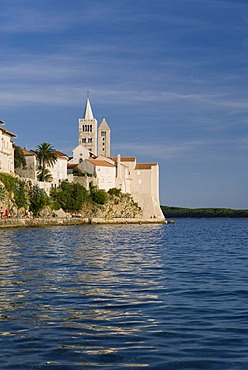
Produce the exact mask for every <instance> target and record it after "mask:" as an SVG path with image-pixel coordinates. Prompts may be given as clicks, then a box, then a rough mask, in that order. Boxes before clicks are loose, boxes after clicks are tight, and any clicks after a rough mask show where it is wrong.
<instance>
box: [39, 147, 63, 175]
mask: <svg viewBox="0 0 248 370" xmlns="http://www.w3.org/2000/svg"><path fill="white" fill-rule="evenodd" d="M35 153H36V158H37V160H38V168H39V170H40V172H39V174H38V180H39V181H46V176H47V171H46V170H47V168H46V167H47V166H53V165H54V164H55V163H56V161H57V158H58V156H57V153H56V152H55V150H54V148H53V147H52V145H51V144H49V143H45V142H43V143H42V144H40V145H38V146H37V148H36V152H35ZM50 180H51V177H49V181H50Z"/></svg>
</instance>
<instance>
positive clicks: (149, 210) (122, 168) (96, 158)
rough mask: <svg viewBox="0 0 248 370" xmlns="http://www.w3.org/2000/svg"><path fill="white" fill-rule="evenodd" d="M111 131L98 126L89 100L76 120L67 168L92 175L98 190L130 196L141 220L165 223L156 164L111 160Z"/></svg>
mask: <svg viewBox="0 0 248 370" xmlns="http://www.w3.org/2000/svg"><path fill="white" fill-rule="evenodd" d="M110 132H111V130H110V128H109V125H108V123H107V121H106V120H105V119H103V120H102V122H101V124H100V126H99V127H98V124H97V120H96V118H95V117H94V115H93V111H92V108H91V103H90V100H89V98H87V100H86V104H85V110H84V114H83V118H79V121H78V146H77V147H76V148H74V149H73V151H72V152H73V158H72V159H70V161H69V162H68V169H70V168H74V167H78V169H80V171H81V172H86V173H88V174H92V175H93V176H94V177H95V178H96V184H97V186H98V188H99V189H104V190H106V191H108V190H109V189H111V188H114V187H116V188H118V189H121V191H122V192H123V193H129V194H131V195H132V197H133V199H134V201H135V202H137V203H138V204H139V206H140V207H141V209H142V211H143V218H145V219H148V218H149V219H150V218H156V219H161V220H164V216H163V213H162V211H161V209H160V202H159V166H158V163H137V161H136V158H135V157H122V156H121V155H120V154H119V155H118V156H117V157H115V158H114V157H111V140H110Z"/></svg>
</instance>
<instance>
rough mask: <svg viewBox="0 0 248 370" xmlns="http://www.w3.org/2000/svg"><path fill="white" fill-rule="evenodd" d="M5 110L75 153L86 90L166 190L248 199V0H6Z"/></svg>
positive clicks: (235, 201) (2, 38) (1, 73)
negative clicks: (156, 170)
mask: <svg viewBox="0 0 248 370" xmlns="http://www.w3.org/2000/svg"><path fill="white" fill-rule="evenodd" d="M0 24H1V33H0V45H1V56H0V108H1V111H0V118H1V119H3V120H4V121H5V122H6V128H7V129H8V130H10V131H12V132H14V133H16V134H17V136H18V137H17V139H16V144H17V145H20V146H25V147H27V148H28V149H34V148H35V147H36V146H37V145H38V144H40V143H41V142H43V141H47V142H49V143H51V144H52V145H53V146H54V147H55V148H56V149H58V150H61V151H63V152H65V153H67V154H68V155H71V154H72V152H71V151H72V149H73V148H74V147H75V146H76V145H77V139H78V118H79V117H82V114H83V110H84V105H85V100H86V95H87V91H88V90H89V91H90V99H91V104H92V108H93V112H94V115H95V117H96V119H97V120H98V123H99V124H100V122H101V120H102V119H103V118H106V120H107V122H108V124H109V126H110V127H111V130H112V131H111V135H112V136H111V146H112V150H111V154H112V155H116V154H118V153H120V154H121V155H123V156H127V155H136V157H137V159H138V161H139V162H159V165H160V200H161V204H163V205H174V206H185V207H231V208H248V170H247V163H248V161H247V160H248V131H247V127H248V89H247V85H248V83H247V82H248V62H247V61H248V2H247V1H246V0H243V1H241V0H154V1H150V0H149V1H148V0H104V1H103V0H88V1H85V0H35V1H33V0H11V1H9V0H1V3H0Z"/></svg>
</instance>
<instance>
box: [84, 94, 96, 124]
mask: <svg viewBox="0 0 248 370" xmlns="http://www.w3.org/2000/svg"><path fill="white" fill-rule="evenodd" d="M83 119H87V120H92V119H94V116H93V112H92V108H91V105H90V98H89V91H87V99H86V104H85V108H84V115H83Z"/></svg>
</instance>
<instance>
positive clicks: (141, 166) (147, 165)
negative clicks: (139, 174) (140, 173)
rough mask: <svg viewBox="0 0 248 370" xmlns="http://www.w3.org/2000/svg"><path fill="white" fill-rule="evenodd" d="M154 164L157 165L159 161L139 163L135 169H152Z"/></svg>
mask: <svg viewBox="0 0 248 370" xmlns="http://www.w3.org/2000/svg"><path fill="white" fill-rule="evenodd" d="M152 166H157V163H137V164H136V167H135V170H150V169H151V168H152Z"/></svg>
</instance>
